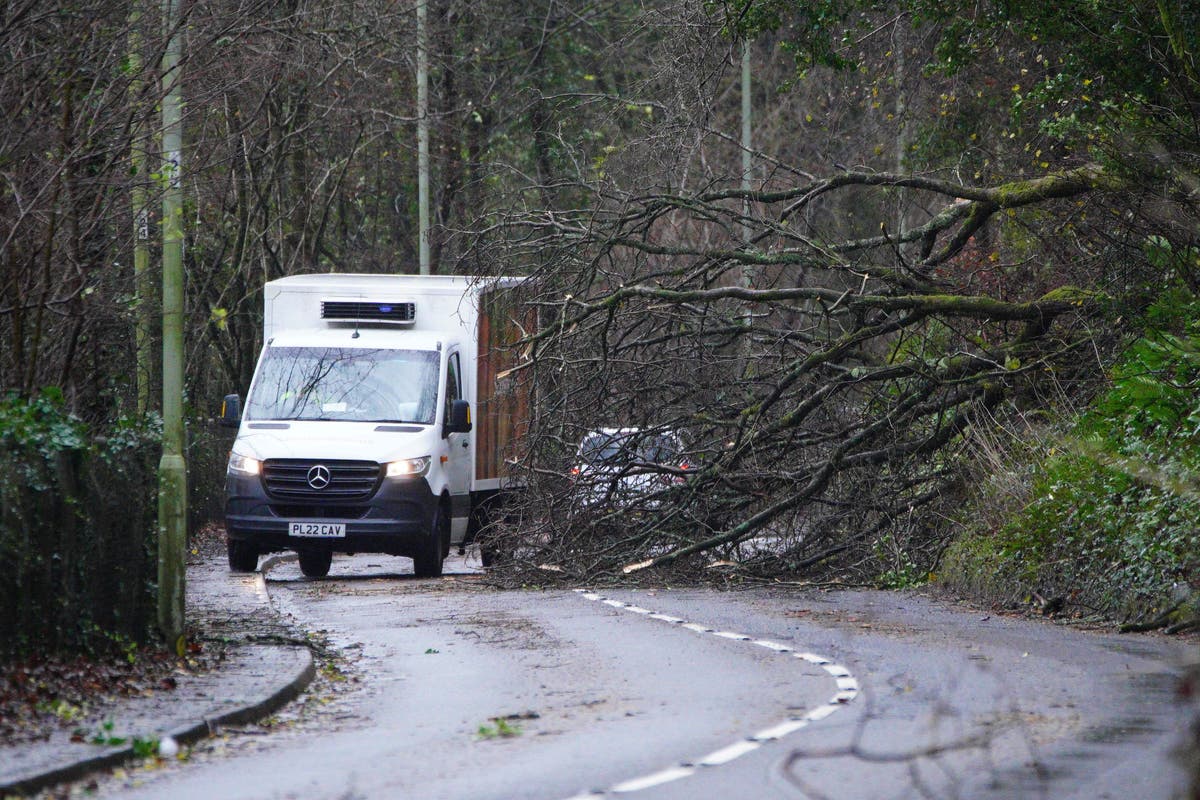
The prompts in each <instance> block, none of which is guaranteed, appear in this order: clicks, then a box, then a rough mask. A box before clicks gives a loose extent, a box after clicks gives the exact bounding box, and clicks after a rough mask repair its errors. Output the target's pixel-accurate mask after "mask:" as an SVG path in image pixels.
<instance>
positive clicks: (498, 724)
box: [476, 717, 521, 739]
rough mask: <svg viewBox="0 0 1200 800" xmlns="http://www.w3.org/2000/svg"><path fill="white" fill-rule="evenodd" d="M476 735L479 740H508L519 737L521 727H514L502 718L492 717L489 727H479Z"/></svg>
mask: <svg viewBox="0 0 1200 800" xmlns="http://www.w3.org/2000/svg"><path fill="white" fill-rule="evenodd" d="M476 735H478V737H479V738H480V739H510V738H512V737H514V736H520V735H521V726H520V725H514V724H513V723H511V722H509V721H508V720H507V719H505V718H504V717H494V718H493V719H492V724H491V725H486V724H485V725H480V726H479V730H478V731H476Z"/></svg>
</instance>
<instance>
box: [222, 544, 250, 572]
mask: <svg viewBox="0 0 1200 800" xmlns="http://www.w3.org/2000/svg"><path fill="white" fill-rule="evenodd" d="M225 549H226V550H227V551H228V553H229V571H230V572H254V571H255V570H256V569H258V550H257V549H256V548H255V547H254V545H252V544H250V543H249V542H243V541H240V540H238V539H229V540H227V541H226V542H225Z"/></svg>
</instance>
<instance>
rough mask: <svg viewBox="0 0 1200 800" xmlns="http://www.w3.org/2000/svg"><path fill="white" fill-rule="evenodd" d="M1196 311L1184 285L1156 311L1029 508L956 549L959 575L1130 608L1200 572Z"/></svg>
mask: <svg viewBox="0 0 1200 800" xmlns="http://www.w3.org/2000/svg"><path fill="white" fill-rule="evenodd" d="M1197 312H1200V300H1197V298H1195V297H1194V296H1192V295H1190V294H1188V293H1186V292H1182V291H1179V290H1172V291H1169V292H1167V293H1166V294H1165V295H1164V296H1163V298H1162V299H1161V300H1160V301H1159V302H1158V303H1156V304H1155V305H1154V306H1153V307H1152V308H1151V309H1149V311H1148V312H1147V314H1146V317H1145V319H1146V321H1147V324H1148V328H1147V330H1146V331H1145V334H1144V335H1143V336H1142V337H1141V338H1139V339H1138V340H1136V341H1134V342H1133V343H1132V344H1131V345H1130V346H1129V347H1128V348H1127V349H1126V351H1125V353H1124V355H1123V357H1122V358H1121V360H1120V361H1119V362H1118V363H1117V364H1116V365H1115V366H1114V368H1113V369H1112V371H1111V386H1110V388H1109V390H1108V391H1107V392H1106V393H1105V394H1103V395H1102V396H1101V397H1099V398H1097V400H1096V401H1095V402H1093V403H1092V405H1091V406H1090V407H1089V408H1088V409H1087V410H1086V411H1085V412H1084V413H1083V414H1082V415H1081V416H1080V417H1079V419H1078V421H1077V425H1076V426H1075V430H1074V431H1073V432H1072V434H1071V435H1070V436H1069V437H1066V438H1065V440H1064V441H1063V442H1062V444H1061V446H1060V447H1058V448H1054V449H1051V450H1050V451H1049V452H1048V453H1047V454H1046V456H1045V457H1044V458H1043V459H1042V460H1041V461H1040V462H1039V463H1037V464H1036V466H1035V469H1034V473H1033V478H1032V482H1031V485H1030V500H1029V501H1028V503H1027V504H1026V505H1025V506H1024V508H1023V509H1022V510H1021V512H1020V513H1019V514H1017V515H1015V516H1014V517H1013V518H1012V519H1011V520H1010V521H1009V522H1008V523H1007V524H1004V525H1002V526H1001V527H1000V528H999V529H998V530H996V531H994V532H987V531H975V532H973V533H972V534H971V535H969V536H968V537H966V538H965V539H964V540H962V541H960V542H958V543H956V544H955V545H954V547H953V548H952V550H951V553H950V554H949V555H948V558H947V561H946V565H945V572H946V573H947V575H948V577H949V580H950V581H951V582H953V583H958V584H961V585H963V586H964V587H965V588H972V589H974V590H976V591H982V592H984V593H986V594H991V595H993V596H995V595H997V594H999V595H1001V596H1005V595H1006V596H1008V597H1009V599H1019V598H1021V597H1027V596H1030V595H1031V594H1032V593H1033V592H1039V593H1040V594H1042V595H1043V596H1050V595H1056V596H1064V597H1069V598H1073V599H1075V600H1076V601H1077V602H1079V603H1080V604H1082V605H1084V606H1087V607H1091V608H1096V609H1101V610H1103V611H1105V612H1107V613H1110V614H1124V615H1131V614H1137V613H1144V612H1145V611H1148V610H1150V609H1153V608H1159V607H1162V606H1163V605H1164V604H1165V603H1166V598H1167V597H1169V595H1170V591H1171V588H1172V586H1173V584H1175V583H1177V582H1187V581H1192V580H1195V579H1196V577H1197V575H1200V440H1197V434H1198V433H1200V323H1198V322H1197V320H1198V319H1200V314H1198V313H1197Z"/></svg>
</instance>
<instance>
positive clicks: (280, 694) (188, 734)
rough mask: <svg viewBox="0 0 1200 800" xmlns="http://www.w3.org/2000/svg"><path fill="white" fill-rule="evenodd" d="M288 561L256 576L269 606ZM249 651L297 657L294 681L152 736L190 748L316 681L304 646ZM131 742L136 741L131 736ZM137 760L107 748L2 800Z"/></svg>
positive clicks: (15, 786)
mask: <svg viewBox="0 0 1200 800" xmlns="http://www.w3.org/2000/svg"><path fill="white" fill-rule="evenodd" d="M291 558H295V556H294V555H291ZM286 560H288V555H281V556H271V557H269V558H267V559H266V560H264V562H263V569H262V571H260V572H259V573H258V574H257V576H256V580H257V582H258V588H259V590H260V592H261V593H262V594H263V596H264V597H266V598H267V603H268V605H270V595H269V594H268V593H267V591H266V580H265V574H266V571H267V570H268V569H270V568H272V567H274V566H275V565H277V564H279V563H281V562H283V561H286ZM247 647H252V648H266V649H271V650H277V651H281V652H282V651H286V652H287V653H288V654H289V655H293V656H294V658H295V661H296V664H295V665H294V667H293V668H291V670H290V674H291V678H290V679H288V680H287V681H286V682H285V683H283V684H281V685H280V686H278V687H277V688H276V689H275V690H274V691H272V692H270V693H269V694H268V695H267V696H266V697H263V698H261V699H259V700H256V701H254V702H247V703H246V704H244V705H241V706H238V707H237V708H232V709H230V710H228V711H225V712H222V713H220V714H217V715H215V716H212V717H205V718H204V719H202V720H200V721H198V722H193V723H189V724H185V725H182V726H180V727H176V728H174V729H172V730H169V731H165V732H164V731H154V732H151V733H150V735H152V736H154V737H155V738H159V739H161V738H166V737H168V736H170V737H171V738H173V739H175V741H176V742H178V743H179V744H181V745H188V744H194V743H196V742H198V741H201V740H203V739H206V738H209V737H211V736H214V735H216V734H217V733H218V732H219V731H220V729H221V728H223V727H233V726H239V725H249V724H252V723H254V722H257V721H259V720H261V719H263V718H264V717H266V716H269V715H270V714H272V713H274V712H275V711H278V710H279V709H280V708H282V707H283V706H285V705H287V704H288V703H289V702H291V701H292V700H294V699H296V698H297V697H298V696H299V695H300V693H301V692H303V691H304V690H305V689H307V688H308V686H309V684H311V683H312V681H313V679H314V678H315V677H316V674H317V671H316V664H315V661H314V659H313V654H312V651H311V650H310V649H309V648H307V647H304V646H300V645H292V646H285V645H247ZM130 738H131V739H132V738H135V737H132V736H131V737H130ZM136 759H137V756H136V754H135V753H134V749H133V745H132V744H129V745H121V746H118V747H112V748H107V749H105V750H104V751H102V752H100V753H98V754H96V755H94V756H90V757H87V758H82V759H76V760H75V761H72V762H71V763H69V764H62V765H60V766H56V767H51V768H49V769H42V770H41V771H39V772H37V773H36V774H31V775H25V776H20V777H18V778H16V779H9V780H7V782H4V783H0V797H11V796H14V795H16V796H22V795H30V794H34V793H36V792H40V791H42V790H44V789H48V788H50V787H52V786H56V785H59V784H62V783H68V782H73V781H77V780H80V779H82V778H84V777H86V776H87V775H89V774H91V773H93V772H99V771H101V770H106V769H112V768H115V767H119V766H121V765H122V764H125V763H128V762H130V761H134V760H136Z"/></svg>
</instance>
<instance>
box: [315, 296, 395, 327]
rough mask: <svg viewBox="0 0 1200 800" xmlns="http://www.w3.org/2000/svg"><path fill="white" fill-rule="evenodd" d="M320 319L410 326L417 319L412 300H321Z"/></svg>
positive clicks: (333, 321)
mask: <svg viewBox="0 0 1200 800" xmlns="http://www.w3.org/2000/svg"><path fill="white" fill-rule="evenodd" d="M321 319H324V320H327V321H329V322H331V323H338V322H349V323H355V324H363V323H367V324H371V323H376V324H386V325H406V326H411V325H412V324H413V323H414V322H416V319H417V304H416V303H415V302H413V301H412V300H405V301H391V300H337V299H329V300H322V301H321Z"/></svg>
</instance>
